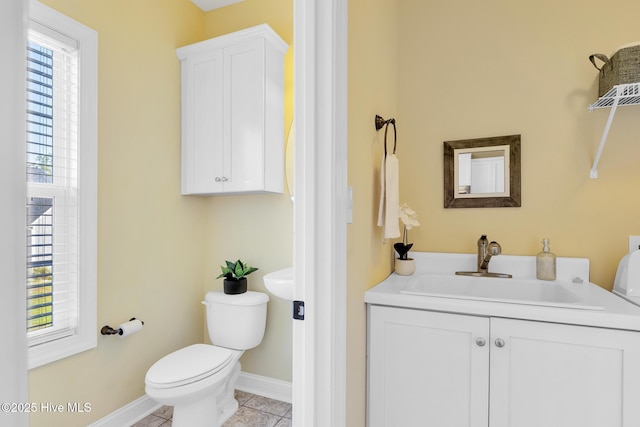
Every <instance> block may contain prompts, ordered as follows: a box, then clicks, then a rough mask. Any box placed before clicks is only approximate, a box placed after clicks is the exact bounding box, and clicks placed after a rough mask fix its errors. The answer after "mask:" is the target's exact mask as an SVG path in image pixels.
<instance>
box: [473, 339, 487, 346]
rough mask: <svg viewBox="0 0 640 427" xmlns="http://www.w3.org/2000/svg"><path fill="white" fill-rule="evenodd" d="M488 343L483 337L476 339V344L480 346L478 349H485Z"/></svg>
mask: <svg viewBox="0 0 640 427" xmlns="http://www.w3.org/2000/svg"><path fill="white" fill-rule="evenodd" d="M486 343H487V342H486V341H485V340H484V338H482V337H478V338H476V344H477V345H478V347H484V345H485V344H486Z"/></svg>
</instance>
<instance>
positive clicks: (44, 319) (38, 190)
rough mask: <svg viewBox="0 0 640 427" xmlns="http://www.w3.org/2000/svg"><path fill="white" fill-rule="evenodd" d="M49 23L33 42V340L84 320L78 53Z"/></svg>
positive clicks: (30, 292)
mask: <svg viewBox="0 0 640 427" xmlns="http://www.w3.org/2000/svg"><path fill="white" fill-rule="evenodd" d="M38 30H40V31H38ZM46 30H48V31H46ZM46 30H45V31H43V27H42V26H39V25H34V26H33V27H32V30H30V31H29V42H28V46H27V182H28V185H27V195H28V199H27V207H28V226H29V228H30V230H29V231H30V235H29V238H28V241H27V248H28V253H27V262H28V265H27V280H28V282H27V310H28V313H27V331H28V339H29V343H30V345H35V344H38V343H42V342H46V341H49V340H53V339H58V338H60V337H61V336H67V335H71V334H73V333H74V332H75V327H76V326H77V321H78V299H77V295H78V282H79V281H78V268H77V265H78V203H77V188H78V180H77V169H78V165H77V159H78V156H77V151H78V55H77V49H76V43H73V42H71V41H70V40H69V38H68V37H64V36H62V35H59V36H58V37H56V38H54V37H52V35H53V36H56V34H55V33H54V32H53V31H51V30H49V29H46ZM46 33H48V34H46Z"/></svg>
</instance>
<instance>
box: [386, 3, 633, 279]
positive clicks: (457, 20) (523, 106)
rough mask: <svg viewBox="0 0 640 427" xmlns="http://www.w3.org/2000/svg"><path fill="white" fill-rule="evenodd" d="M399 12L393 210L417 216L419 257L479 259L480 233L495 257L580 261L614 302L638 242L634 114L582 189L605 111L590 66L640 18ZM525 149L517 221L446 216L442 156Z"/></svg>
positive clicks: (568, 6)
mask: <svg viewBox="0 0 640 427" xmlns="http://www.w3.org/2000/svg"><path fill="white" fill-rule="evenodd" d="M398 5H399V22H402V25H401V26H399V43H398V50H399V69H400V76H401V78H400V79H399V82H398V83H399V84H398V107H399V108H398V112H397V118H398V129H399V132H400V135H402V136H401V138H400V139H399V143H398V147H399V148H398V157H399V159H400V165H401V177H400V179H401V201H407V202H408V203H409V205H410V206H412V207H414V208H415V209H416V211H417V212H418V213H419V215H420V220H421V222H422V226H421V227H419V228H417V229H415V231H414V230H412V231H411V235H410V237H411V240H412V241H414V242H415V249H416V250H423V251H439V252H475V250H476V243H475V242H476V240H477V238H478V237H479V236H480V234H481V233H486V234H487V235H488V236H489V238H490V239H494V240H497V241H498V242H500V244H501V245H502V249H503V253H506V254H517V255H534V254H536V253H537V252H539V251H540V249H541V244H540V240H541V239H542V238H543V237H549V238H550V239H551V248H552V251H553V252H555V253H556V254H557V255H558V256H573V257H587V258H589V259H590V260H591V280H592V281H594V282H595V283H598V284H599V285H601V286H603V287H605V288H608V289H610V288H611V286H612V284H613V279H614V276H615V270H616V267H617V262H618V261H619V260H620V258H621V257H622V256H623V255H624V254H625V253H626V252H627V245H628V236H629V235H637V234H639V233H640V223H639V222H638V217H639V215H640V201H639V200H638V199H637V198H636V197H635V195H637V186H638V182H640V169H639V168H638V167H637V164H638V161H639V160H640V145H639V144H637V142H638V137H639V136H640V110H639V108H640V107H626V108H620V109H619V110H618V112H617V114H616V117H615V120H614V122H613V127H612V129H611V134H610V136H609V139H608V141H607V145H606V146H605V150H604V153H603V156H602V160H601V162H600V167H599V174H600V178H599V179H590V178H589V170H590V168H591V162H592V160H593V158H594V155H595V151H596V149H597V146H598V143H599V141H600V137H601V135H602V131H603V129H604V125H605V122H606V119H607V116H608V114H609V110H598V111H595V112H593V113H590V112H588V111H587V106H588V105H589V104H590V103H592V102H594V101H595V99H596V98H597V71H596V69H595V68H594V67H593V66H592V65H591V63H590V62H589V61H588V59H587V58H588V56H589V55H590V54H591V53H594V52H602V53H605V54H607V55H609V54H611V53H613V51H614V50H615V49H616V48H617V47H618V46H620V45H623V44H625V43H628V42H631V41H635V40H636V39H638V33H637V31H636V29H635V28H636V27H637V24H635V23H634V18H633V16H634V15H637V13H638V12H640V4H638V3H637V2H632V1H621V2H618V3H616V10H624V13H622V14H619V15H618V14H616V19H615V25H607V26H606V30H605V29H604V27H603V20H605V19H606V17H610V16H611V13H612V10H611V9H610V5H605V4H602V3H597V2H593V1H590V2H587V3H585V2H582V1H577V0H571V1H567V2H560V3H558V2H555V1H551V0H543V1H538V2H534V3H531V2H529V3H526V4H525V3H521V2H518V3H514V2H510V1H508V0H492V1H482V2H477V1H467V0H463V1H455V2H444V1H437V2H436V1H431V2H422V1H402V2H398ZM509 134H521V135H522V207H521V208H492V209H444V208H443V202H442V200H443V190H442V180H443V178H442V174H443V170H442V142H443V141H446V140H457V139H467V138H476V137H486V136H499V135H509Z"/></svg>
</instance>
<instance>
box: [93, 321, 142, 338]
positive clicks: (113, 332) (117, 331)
mask: <svg viewBox="0 0 640 427" xmlns="http://www.w3.org/2000/svg"><path fill="white" fill-rule="evenodd" d="M132 320H136V318H135V317H132V318H131V319H129V322H131V321H132ZM138 320H139V319H138ZM140 323H142V324H143V325H144V322H143V321H142V320H140ZM100 333H101V334H102V335H122V328H120V327H119V328H117V329H114V328H112V327H111V326H108V325H105V326H103V327H102V329H100Z"/></svg>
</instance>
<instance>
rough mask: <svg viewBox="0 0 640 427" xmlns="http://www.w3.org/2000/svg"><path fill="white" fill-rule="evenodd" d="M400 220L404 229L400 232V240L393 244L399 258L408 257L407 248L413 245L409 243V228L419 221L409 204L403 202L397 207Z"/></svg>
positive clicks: (415, 225) (417, 224)
mask: <svg viewBox="0 0 640 427" xmlns="http://www.w3.org/2000/svg"><path fill="white" fill-rule="evenodd" d="M399 218H400V221H402V223H403V224H404V231H403V233H402V242H399V243H396V244H394V245H393V247H394V248H395V250H396V252H398V255H399V259H408V255H409V249H411V247H412V246H413V243H409V241H408V240H409V230H411V229H412V228H413V227H418V226H419V225H420V222H419V221H418V214H417V213H416V211H414V210H413V209H411V208H410V207H409V205H407V204H406V203H403V204H402V205H400V209H399Z"/></svg>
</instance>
